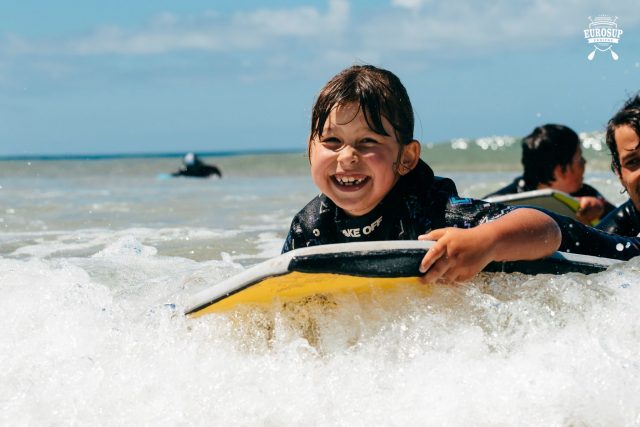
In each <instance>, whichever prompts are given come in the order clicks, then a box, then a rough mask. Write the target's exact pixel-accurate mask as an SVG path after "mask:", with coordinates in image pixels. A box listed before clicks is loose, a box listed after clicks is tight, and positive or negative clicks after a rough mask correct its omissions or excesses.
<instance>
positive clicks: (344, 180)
mask: <svg viewBox="0 0 640 427" xmlns="http://www.w3.org/2000/svg"><path fill="white" fill-rule="evenodd" d="M362 181H364V178H360V179H356V178H353V177H350V176H349V177H342V178H338V182H339V183H340V184H342V185H357V184H360V183H361V182H362Z"/></svg>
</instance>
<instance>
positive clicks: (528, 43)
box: [0, 0, 640, 156]
mask: <svg viewBox="0 0 640 427" xmlns="http://www.w3.org/2000/svg"><path fill="white" fill-rule="evenodd" d="M601 14H606V15H610V16H617V17H618V20H617V24H618V26H619V28H621V29H622V30H623V31H624V33H623V35H622V37H621V39H620V43H619V44H618V45H616V46H614V51H615V52H616V53H617V54H618V56H619V60H618V61H614V60H613V59H612V57H611V55H610V54H609V52H597V54H596V55H595V58H594V59H593V61H589V60H588V59H587V56H588V54H589V53H590V52H591V51H592V50H593V47H592V46H590V45H589V44H588V43H587V41H586V40H585V39H584V35H583V30H584V29H586V28H588V25H589V22H590V21H589V17H590V16H591V17H595V16H597V15H601ZM0 16H2V18H3V19H2V24H0V156H3V155H4V156H6V155H30V154H101V153H103V154H108V153H154V152H183V151H190V150H196V151H228V150H256V149H300V150H303V149H304V147H305V143H306V137H307V131H308V130H307V129H308V125H309V114H310V109H311V105H312V103H313V100H314V97H315V95H316V94H317V92H318V91H319V89H320V88H321V87H322V85H323V84H324V83H325V82H326V81H327V80H328V79H329V78H330V77H332V76H333V75H334V74H335V73H337V72H338V71H340V70H341V69H343V68H345V67H347V66H349V65H352V64H354V63H371V64H374V65H378V66H381V67H384V68H388V69H390V70H392V71H393V72H395V73H396V74H397V75H398V76H399V77H400V78H401V79H402V81H403V82H404V83H405V86H406V87H407V89H408V91H409V95H410V96H411V99H412V102H413V106H414V110H415V113H416V118H417V128H416V137H417V138H418V139H420V140H421V141H422V142H423V143H426V142H439V141H443V140H447V139H450V138H458V137H464V138H476V137H481V136H490V135H515V136H522V135H526V134H527V133H529V132H530V131H531V130H532V129H533V127H535V126H537V125H540V124H543V123H549V122H555V123H563V124H566V125H569V126H571V127H573V128H574V129H575V130H578V131H592V130H601V129H603V127H604V125H605V124H606V121H607V120H608V118H609V117H610V116H611V114H612V113H613V112H615V110H616V109H617V108H618V107H619V106H620V104H621V103H622V102H623V101H624V100H625V98H626V97H627V96H628V95H630V94H632V93H635V92H636V91H638V90H640V11H639V10H638V1H637V0H621V1H594V0H584V1H579V0H573V1H557V2H551V1H549V0H531V1H525V0H511V1H507V0H498V1H486V2H480V1H471V0H460V1H435V0H388V1H382V0H374V1H367V2H364V1H361V2H356V1H353V0H351V1H349V0H328V1H304V0H300V1H293V0H282V1H270V2H258V1H231V0H223V1H209V2H205V1H196V0H144V1H133V0H131V1H127V2H124V1H120V0H118V1H115V0H114V1H104V0H101V1H97V0H85V1H83V2H71V1H68V0H59V1H56V2H42V1H38V2H36V1H34V0H20V1H15V2H3V4H2V5H1V6H0Z"/></svg>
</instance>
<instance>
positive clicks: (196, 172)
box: [171, 153, 222, 178]
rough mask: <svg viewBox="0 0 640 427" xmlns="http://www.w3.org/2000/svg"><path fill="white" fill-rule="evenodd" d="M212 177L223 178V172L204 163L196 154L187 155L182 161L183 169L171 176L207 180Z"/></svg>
mask: <svg viewBox="0 0 640 427" xmlns="http://www.w3.org/2000/svg"><path fill="white" fill-rule="evenodd" d="M211 175H217V176H219V177H220V178H222V172H220V169H219V168H218V167H217V166H215V165H208V164H206V163H204V162H203V161H202V160H200V158H198V156H197V155H196V154H194V153H187V154H185V156H184V157H183V159H182V167H181V168H180V169H179V170H178V171H177V172H174V173H172V174H171V176H190V177H195V178H207V177H209V176H211Z"/></svg>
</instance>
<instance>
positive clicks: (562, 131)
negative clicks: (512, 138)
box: [522, 123, 580, 187]
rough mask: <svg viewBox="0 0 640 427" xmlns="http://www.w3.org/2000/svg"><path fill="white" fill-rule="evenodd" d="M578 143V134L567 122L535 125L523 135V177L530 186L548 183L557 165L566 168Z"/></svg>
mask: <svg viewBox="0 0 640 427" xmlns="http://www.w3.org/2000/svg"><path fill="white" fill-rule="evenodd" d="M579 145H580V138H579V137H578V134H576V133H575V132H574V131H573V129H571V128H568V127H567V126H563V125H557V124H552V123H549V124H546V125H543V126H538V127H536V128H535V129H534V130H533V131H532V132H531V133H530V134H529V135H527V136H525V137H524V138H523V139H522V166H524V173H523V178H524V181H525V182H526V183H527V185H529V186H532V187H537V186H538V185H539V184H551V183H552V182H553V181H554V179H555V178H554V171H555V167H556V165H560V167H561V168H562V170H563V171H565V170H566V168H567V166H568V165H570V164H571V162H572V161H573V156H574V155H575V152H576V150H577V149H578V146H579Z"/></svg>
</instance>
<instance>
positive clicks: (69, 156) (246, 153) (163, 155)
mask: <svg viewBox="0 0 640 427" xmlns="http://www.w3.org/2000/svg"><path fill="white" fill-rule="evenodd" d="M302 151H304V150H300V149H297V150H296V149H293V148H291V149H278V150H243V151H196V153H197V154H198V156H200V157H235V156H253V155H262V154H297V153H300V152H302ZM186 152H187V151H180V152H178V151H176V152H166V153H116V154H20V155H7V156H2V155H0V161H6V160H8V161H11V160H113V159H168V158H182V157H183V156H184V155H185V153H186Z"/></svg>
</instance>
